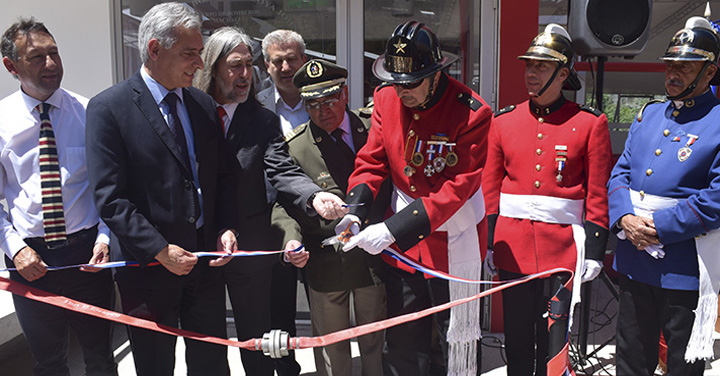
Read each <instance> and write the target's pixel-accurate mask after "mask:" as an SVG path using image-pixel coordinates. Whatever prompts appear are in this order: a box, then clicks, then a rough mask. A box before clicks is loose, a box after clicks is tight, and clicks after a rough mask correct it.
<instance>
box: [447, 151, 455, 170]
mask: <svg viewBox="0 0 720 376" xmlns="http://www.w3.org/2000/svg"><path fill="white" fill-rule="evenodd" d="M457 163H458V156H457V154H455V152H452V151H451V152H449V153H447V155H445V164H447V165H448V167H452V166H455V165H456V164H457Z"/></svg>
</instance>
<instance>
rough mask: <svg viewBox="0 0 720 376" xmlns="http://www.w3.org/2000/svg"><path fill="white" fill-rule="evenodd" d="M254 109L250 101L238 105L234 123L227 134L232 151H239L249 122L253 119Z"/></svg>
mask: <svg viewBox="0 0 720 376" xmlns="http://www.w3.org/2000/svg"><path fill="white" fill-rule="evenodd" d="M252 111H253V108H252V107H251V106H250V105H249V103H248V101H245V102H244V103H240V104H238V106H237V108H235V113H234V114H233V117H232V121H231V122H230V127H229V128H228V133H227V142H228V145H230V150H237V147H238V144H239V143H240V140H242V137H243V135H244V134H245V132H246V131H247V129H248V120H249V119H253V118H254V116H253V115H252Z"/></svg>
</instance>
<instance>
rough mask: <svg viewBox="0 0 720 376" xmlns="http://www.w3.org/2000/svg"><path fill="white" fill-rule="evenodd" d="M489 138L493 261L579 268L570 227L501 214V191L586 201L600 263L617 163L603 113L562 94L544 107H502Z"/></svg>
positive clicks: (591, 242)
mask: <svg viewBox="0 0 720 376" xmlns="http://www.w3.org/2000/svg"><path fill="white" fill-rule="evenodd" d="M488 138H489V145H488V157H487V163H486V166H485V174H484V176H483V192H484V194H485V205H486V210H487V213H488V217H489V228H490V236H489V238H490V240H489V244H488V247H492V248H493V259H494V262H495V266H497V267H498V268H500V269H503V270H507V271H511V272H515V273H523V274H531V273H537V272H540V271H544V270H548V269H551V268H555V267H565V268H568V269H571V270H574V269H575V261H576V259H577V251H576V248H575V242H574V239H573V231H572V228H571V226H570V225H565V224H552V223H544V222H537V221H532V220H529V219H518V218H507V217H503V216H498V215H497V214H498V211H499V199H500V193H501V192H502V193H507V194H515V195H541V196H551V197H558V198H566V199H572V200H585V232H586V242H585V255H586V258H590V259H595V260H601V259H602V257H603V255H604V253H605V246H606V243H607V236H608V201H607V188H606V185H607V181H608V178H609V176H610V169H611V167H612V159H611V158H612V155H611V153H612V152H611V147H610V135H609V130H608V123H607V118H606V117H605V115H604V114H601V113H600V112H599V111H596V110H594V109H592V108H589V107H581V106H580V105H578V104H576V103H573V102H570V101H566V100H565V99H564V98H563V97H560V99H559V100H558V101H556V102H555V103H553V104H552V105H550V106H548V107H547V108H542V109H541V108H538V107H537V106H535V104H534V103H532V102H530V101H526V102H523V103H521V104H519V105H517V107H515V106H510V107H506V108H505V109H503V110H501V111H499V112H498V113H497V114H496V115H495V119H494V120H493V125H492V127H491V130H490V134H489V136H488ZM559 170H560V171H559ZM558 172H559V174H560V175H561V177H558ZM495 220H497V222H495Z"/></svg>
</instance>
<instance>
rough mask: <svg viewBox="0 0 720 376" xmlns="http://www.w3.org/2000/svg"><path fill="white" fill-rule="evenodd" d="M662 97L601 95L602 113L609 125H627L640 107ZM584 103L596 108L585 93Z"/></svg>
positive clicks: (595, 104) (650, 95)
mask: <svg viewBox="0 0 720 376" xmlns="http://www.w3.org/2000/svg"><path fill="white" fill-rule="evenodd" d="M662 98H664V96H663V95H652V94H648V95H637V94H634V95H628V94H603V109H602V110H603V112H604V113H605V115H606V116H607V118H608V122H610V123H627V124H630V123H632V122H633V119H634V118H635V115H636V114H637V112H638V111H640V108H642V106H643V105H644V104H645V103H647V102H649V101H651V100H653V99H662ZM585 103H587V104H590V105H591V106H593V107H598V106H597V103H595V100H594V98H592V94H591V93H587V94H586V97H585Z"/></svg>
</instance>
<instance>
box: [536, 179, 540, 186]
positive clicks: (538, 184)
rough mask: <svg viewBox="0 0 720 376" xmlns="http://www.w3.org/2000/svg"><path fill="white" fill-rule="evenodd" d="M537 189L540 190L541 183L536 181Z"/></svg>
mask: <svg viewBox="0 0 720 376" xmlns="http://www.w3.org/2000/svg"><path fill="white" fill-rule="evenodd" d="M535 188H540V182H539V181H537V180H535Z"/></svg>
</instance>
